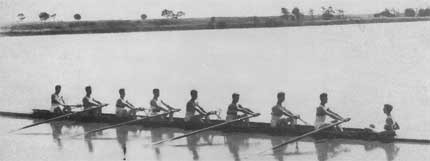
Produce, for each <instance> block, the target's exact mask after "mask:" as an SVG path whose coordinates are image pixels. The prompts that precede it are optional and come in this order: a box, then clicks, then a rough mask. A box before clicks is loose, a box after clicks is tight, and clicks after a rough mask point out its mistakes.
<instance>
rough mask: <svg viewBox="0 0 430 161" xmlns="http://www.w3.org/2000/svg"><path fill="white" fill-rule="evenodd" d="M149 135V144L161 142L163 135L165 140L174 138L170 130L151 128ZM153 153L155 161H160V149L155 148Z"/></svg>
mask: <svg viewBox="0 0 430 161" xmlns="http://www.w3.org/2000/svg"><path fill="white" fill-rule="evenodd" d="M150 133H151V142H157V141H161V140H163V135H165V136H166V138H172V137H174V131H173V130H172V129H170V128H153V129H150ZM153 148H154V152H155V156H156V159H157V160H161V150H160V147H158V146H155V147H153Z"/></svg>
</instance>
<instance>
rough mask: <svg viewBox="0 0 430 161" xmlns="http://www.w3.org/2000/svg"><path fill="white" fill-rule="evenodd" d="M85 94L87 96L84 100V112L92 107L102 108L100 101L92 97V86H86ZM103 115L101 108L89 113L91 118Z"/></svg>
mask: <svg viewBox="0 0 430 161" xmlns="http://www.w3.org/2000/svg"><path fill="white" fill-rule="evenodd" d="M85 92H86V95H85V97H84V98H83V99H82V105H83V106H84V110H86V109H89V108H91V107H95V106H102V105H103V104H102V103H101V102H100V101H97V100H95V99H94V98H92V97H91V93H92V89H91V86H86V87H85ZM101 113H102V110H101V108H100V109H97V110H91V111H88V115H89V116H99V115H101Z"/></svg>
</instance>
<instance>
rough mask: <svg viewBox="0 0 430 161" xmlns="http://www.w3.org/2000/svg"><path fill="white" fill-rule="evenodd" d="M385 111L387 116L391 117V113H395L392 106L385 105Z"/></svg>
mask: <svg viewBox="0 0 430 161" xmlns="http://www.w3.org/2000/svg"><path fill="white" fill-rule="evenodd" d="M383 111H384V113H385V114H387V115H390V114H391V111H393V106H392V105H390V104H385V105H384V109H383Z"/></svg>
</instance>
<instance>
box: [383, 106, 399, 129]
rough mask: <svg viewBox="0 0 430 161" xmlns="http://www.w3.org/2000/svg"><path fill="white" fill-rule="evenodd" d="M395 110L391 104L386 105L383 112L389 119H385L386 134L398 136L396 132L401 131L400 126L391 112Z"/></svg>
mask: <svg viewBox="0 0 430 161" xmlns="http://www.w3.org/2000/svg"><path fill="white" fill-rule="evenodd" d="M392 110H393V106H392V105H390V104H385V105H384V108H383V111H384V113H385V114H386V115H387V118H386V119H385V125H384V130H385V131H384V133H391V134H394V135H396V132H395V130H398V129H400V126H399V124H397V122H396V121H395V120H394V119H393V116H391V111H392Z"/></svg>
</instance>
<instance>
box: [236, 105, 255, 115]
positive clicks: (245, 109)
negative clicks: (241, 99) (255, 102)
mask: <svg viewBox="0 0 430 161" xmlns="http://www.w3.org/2000/svg"><path fill="white" fill-rule="evenodd" d="M237 107H238V111H240V112H243V113H245V114H248V115H250V114H253V113H254V112H253V111H251V110H250V109H249V108H245V107H243V106H242V105H238V106H237Z"/></svg>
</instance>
